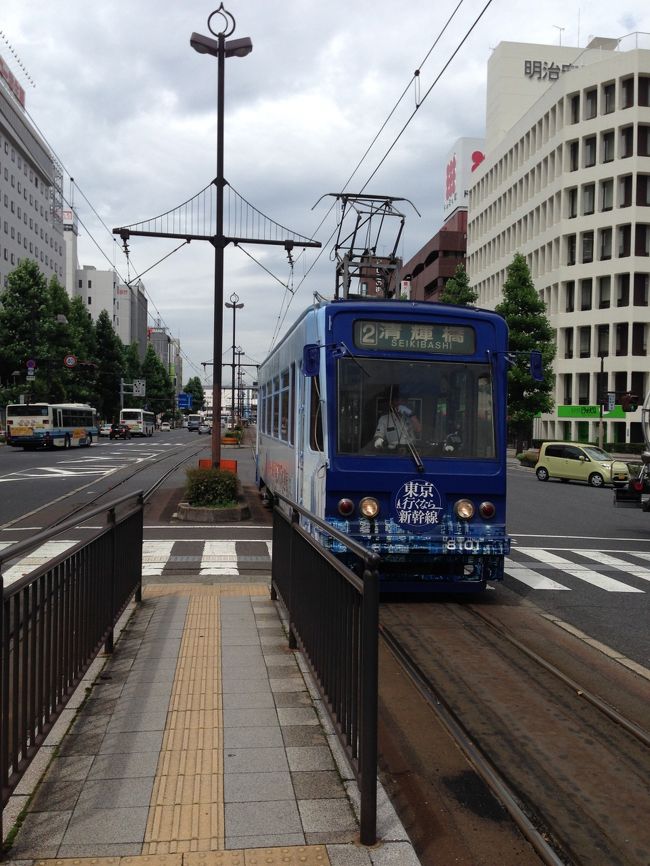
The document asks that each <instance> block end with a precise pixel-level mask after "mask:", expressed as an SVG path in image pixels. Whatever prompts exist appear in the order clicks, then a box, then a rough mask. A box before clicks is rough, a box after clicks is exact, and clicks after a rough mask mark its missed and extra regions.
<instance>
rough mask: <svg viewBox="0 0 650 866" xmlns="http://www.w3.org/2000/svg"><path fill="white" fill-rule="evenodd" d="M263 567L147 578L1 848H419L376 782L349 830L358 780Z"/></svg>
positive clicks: (230, 851)
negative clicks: (368, 834)
mask: <svg viewBox="0 0 650 866" xmlns="http://www.w3.org/2000/svg"><path fill="white" fill-rule="evenodd" d="M238 457H239V459H240V460H241V461H242V462H246V461H247V460H251V459H252V457H250V456H247V449H244V448H242V449H240V450H239V454H238ZM249 468H250V467H249ZM244 471H245V472H247V471H248V469H246V470H244ZM268 578H270V576H267V575H260V578H259V580H258V582H255V583H253V582H251V581H250V580H249V579H246V580H241V581H238V580H237V578H236V577H234V578H233V577H227V576H218V577H215V578H214V579H213V580H206V578H205V577H204V576H200V575H199V574H198V572H197V573H196V574H192V573H184V574H179V576H178V579H177V580H166V581H162V582H160V581H159V582H156V578H155V577H152V578H149V579H148V581H147V582H145V585H144V587H143V601H142V603H141V604H140V605H135V604H134V605H132V606H131V607H130V608H129V610H127V611H126V613H125V615H124V617H123V618H122V621H121V622H120V624H119V636H116V643H115V650H114V653H113V654H112V655H110V656H104V655H102V656H100V657H98V658H97V659H96V661H95V662H94V663H93V665H92V667H91V669H90V670H89V672H88V674H87V676H86V678H85V679H84V681H83V682H82V683H81V684H80V686H79V688H78V689H77V691H76V693H75V694H74V696H73V697H72V699H71V700H70V702H69V703H68V705H67V707H66V709H65V710H64V712H63V715H62V716H61V718H60V719H59V721H58V722H57V724H56V726H55V727H54V728H53V730H52V732H51V733H50V736H49V738H48V740H47V741H46V743H45V745H44V746H43V747H41V749H40V750H39V753H38V755H37V757H36V758H35V760H34V762H33V763H32V765H31V767H30V769H29V770H28V772H27V774H26V775H25V777H24V778H23V779H22V781H21V783H20V784H19V786H18V787H17V789H16V791H15V793H14V796H13V797H12V798H11V801H10V803H9V804H8V806H7V808H6V809H5V813H4V816H3V818H4V820H3V823H4V833H5V844H6V845H7V846H9V847H8V848H7V850H6V853H5V860H4V862H7V863H10V864H13V866H36V864H52V866H54V864H60V866H65V864H67V863H69V864H73V863H74V864H91V863H92V864H95V866H104V864H106V866H109V864H110V866H115V864H120V866H127V864H129V866H139V864H151V863H155V864H162V866H195V864H196V866H198V864H202V866H212V864H214V866H216V864H219V866H257V864H283V866H294V864H295V866H298V864H300V866H316V864H318V866H328V864H329V866H389V864H400V866H416V864H418V863H419V861H418V858H417V856H416V855H415V853H414V850H413V848H412V846H411V844H410V842H409V840H408V836H407V834H406V831H405V830H404V828H403V826H402V824H401V822H400V820H399V818H398V817H397V815H396V813H395V811H394V809H393V807H392V805H391V803H390V801H389V800H388V798H387V796H386V794H385V792H384V791H383V789H382V788H381V785H380V788H379V795H378V803H379V806H378V842H377V844H376V845H375V846H373V847H372V848H368V847H364V846H362V845H361V844H360V843H359V823H358V822H359V793H358V788H357V785H356V782H355V780H354V777H353V774H352V771H351V769H350V767H349V765H348V763H347V759H346V757H345V755H344V753H343V751H342V749H341V748H340V746H339V744H338V741H337V739H336V737H335V735H334V732H333V729H332V727H331V724H330V722H329V718H328V716H327V714H326V712H325V710H324V708H323V706H322V703H321V700H320V696H319V694H318V692H317V690H316V688H315V686H314V684H313V682H312V680H311V677H310V674H309V672H308V670H307V667H306V664H305V662H304V659H303V658H302V656H301V654H300V653H299V652H297V651H295V650H290V649H289V647H288V640H287V635H286V630H285V625H284V623H283V621H282V619H281V610H280V608H279V606H278V604H277V603H276V602H273V601H272V600H271V599H270V595H269V582H268Z"/></svg>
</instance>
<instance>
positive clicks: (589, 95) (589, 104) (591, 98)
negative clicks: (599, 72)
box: [585, 87, 598, 120]
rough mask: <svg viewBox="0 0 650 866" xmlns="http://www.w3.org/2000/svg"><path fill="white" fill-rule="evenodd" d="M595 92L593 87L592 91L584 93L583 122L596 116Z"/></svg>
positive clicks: (596, 100) (596, 99)
mask: <svg viewBox="0 0 650 866" xmlns="http://www.w3.org/2000/svg"><path fill="white" fill-rule="evenodd" d="M597 103H598V98H597V91H596V88H595V87H594V88H593V89H592V90H587V91H586V93H585V120H591V119H592V117H595V116H596V110H597Z"/></svg>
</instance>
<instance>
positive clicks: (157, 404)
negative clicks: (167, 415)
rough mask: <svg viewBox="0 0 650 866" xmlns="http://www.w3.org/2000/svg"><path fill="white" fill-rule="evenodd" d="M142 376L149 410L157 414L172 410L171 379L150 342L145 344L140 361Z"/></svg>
mask: <svg viewBox="0 0 650 866" xmlns="http://www.w3.org/2000/svg"><path fill="white" fill-rule="evenodd" d="M142 378H143V379H146V381H147V397H146V404H147V406H148V407H149V408H150V409H151V411H152V412H155V413H156V414H157V415H159V414H160V413H161V412H169V411H173V408H174V387H173V385H172V380H171V379H170V377H169V373H168V372H167V370H166V369H165V366H164V364H163V363H162V361H161V360H160V358H159V357H158V355H156V352H155V350H154V347H153V346H152V345H151V343H149V345H148V346H147V351H146V354H145V356H144V361H143V362H142Z"/></svg>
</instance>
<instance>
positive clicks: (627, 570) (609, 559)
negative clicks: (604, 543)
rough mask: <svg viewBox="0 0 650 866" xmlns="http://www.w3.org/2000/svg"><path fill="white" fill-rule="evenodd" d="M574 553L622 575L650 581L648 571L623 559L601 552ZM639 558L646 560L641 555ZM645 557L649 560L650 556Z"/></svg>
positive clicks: (585, 551) (649, 570)
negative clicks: (620, 572) (631, 575)
mask: <svg viewBox="0 0 650 866" xmlns="http://www.w3.org/2000/svg"><path fill="white" fill-rule="evenodd" d="M576 553H579V554H580V556H584V557H585V558H586V559H592V560H593V561H594V562H600V563H601V564H602V565H608V566H610V568H615V569H616V570H617V571H622V572H623V573H624V574H633V575H634V577H638V578H640V579H641V580H648V581H650V569H647V568H643V566H640V565H632V564H631V563H629V562H626V561H625V560H624V559H619V558H618V557H616V556H609V554H607V553H603V552H602V551H601V550H576ZM633 556H637V554H633ZM641 556H642V558H643V559H645V558H646V557H644V556H643V555H642V554H641ZM646 556H647V557H648V559H650V554H646Z"/></svg>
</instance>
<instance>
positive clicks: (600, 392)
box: [598, 354, 607, 448]
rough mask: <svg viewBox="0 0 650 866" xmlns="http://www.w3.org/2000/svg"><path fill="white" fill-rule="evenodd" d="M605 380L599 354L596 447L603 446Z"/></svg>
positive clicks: (602, 363)
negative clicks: (598, 415)
mask: <svg viewBox="0 0 650 866" xmlns="http://www.w3.org/2000/svg"><path fill="white" fill-rule="evenodd" d="M604 381H605V356H604V355H602V354H601V355H600V375H599V376H598V385H599V387H598V398H599V403H600V418H599V422H598V447H599V448H602V447H603V439H604V434H603V402H604V400H605V398H606V396H607V388H606V387H604V385H603V382H604Z"/></svg>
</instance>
